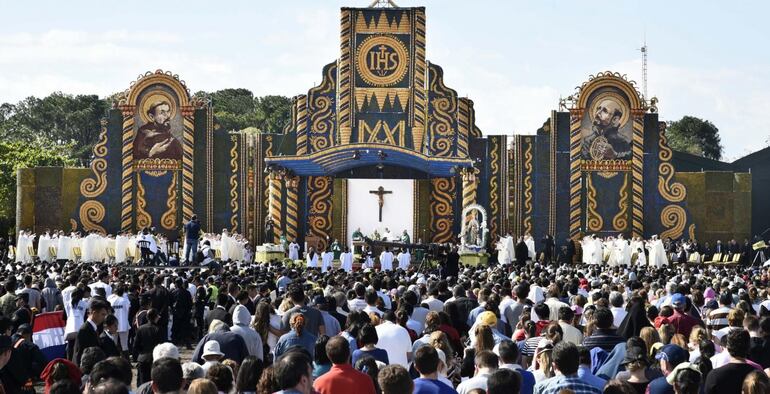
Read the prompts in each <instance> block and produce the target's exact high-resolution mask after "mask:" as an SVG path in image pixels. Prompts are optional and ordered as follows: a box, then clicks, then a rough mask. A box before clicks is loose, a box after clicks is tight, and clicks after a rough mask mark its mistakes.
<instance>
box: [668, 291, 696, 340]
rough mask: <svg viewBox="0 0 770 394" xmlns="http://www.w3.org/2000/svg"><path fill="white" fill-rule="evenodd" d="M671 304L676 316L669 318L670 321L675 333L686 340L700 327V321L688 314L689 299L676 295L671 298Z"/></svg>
mask: <svg viewBox="0 0 770 394" xmlns="http://www.w3.org/2000/svg"><path fill="white" fill-rule="evenodd" d="M671 304H672V305H673V306H674V314H673V315H672V316H671V317H669V318H668V321H669V322H670V324H671V325H672V326H674V331H675V333H677V334H682V335H684V336H685V338H687V337H689V336H690V332H692V329H693V327H696V326H698V325H699V324H700V321H698V319H696V318H694V317H692V315H690V314H689V313H687V305H688V299H687V297H685V296H684V295H682V294H680V293H676V294H674V295H673V296H671Z"/></svg>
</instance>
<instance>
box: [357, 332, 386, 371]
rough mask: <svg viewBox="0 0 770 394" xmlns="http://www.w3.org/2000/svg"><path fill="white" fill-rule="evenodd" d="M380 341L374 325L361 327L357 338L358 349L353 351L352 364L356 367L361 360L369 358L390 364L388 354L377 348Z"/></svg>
mask: <svg viewBox="0 0 770 394" xmlns="http://www.w3.org/2000/svg"><path fill="white" fill-rule="evenodd" d="M378 341H379V338H378V337H377V330H376V329H375V328H374V326H373V325H371V324H366V325H364V326H363V327H361V330H359V331H358V337H357V338H356V343H357V344H358V349H356V350H354V351H353V357H352V360H351V363H352V364H353V365H355V364H356V362H357V361H358V360H359V359H361V358H363V357H367V356H368V357H372V358H374V359H375V360H377V361H379V362H381V363H383V364H385V365H388V364H390V362H389V360H388V352H387V351H386V350H384V349H380V348H378V347H377V342H378Z"/></svg>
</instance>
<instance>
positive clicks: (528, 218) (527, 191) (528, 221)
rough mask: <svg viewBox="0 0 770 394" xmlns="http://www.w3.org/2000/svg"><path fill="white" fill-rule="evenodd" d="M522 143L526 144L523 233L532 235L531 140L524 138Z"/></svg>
mask: <svg viewBox="0 0 770 394" xmlns="http://www.w3.org/2000/svg"><path fill="white" fill-rule="evenodd" d="M524 143H525V144H527V147H526V150H525V151H524V171H525V175H524V232H525V233H527V234H532V211H533V210H534V206H533V205H532V157H533V155H532V140H531V139H530V138H525V139H524Z"/></svg>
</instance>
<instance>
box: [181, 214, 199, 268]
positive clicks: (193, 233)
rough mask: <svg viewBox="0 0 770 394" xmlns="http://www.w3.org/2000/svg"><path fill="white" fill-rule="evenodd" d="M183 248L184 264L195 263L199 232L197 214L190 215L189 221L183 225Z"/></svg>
mask: <svg viewBox="0 0 770 394" xmlns="http://www.w3.org/2000/svg"><path fill="white" fill-rule="evenodd" d="M184 232H185V245H187V249H185V253H184V261H185V263H186V264H195V263H196V260H197V259H196V257H197V255H198V239H199V237H200V233H201V224H200V222H198V216H197V215H192V217H191V218H190V221H189V222H187V224H185V225H184Z"/></svg>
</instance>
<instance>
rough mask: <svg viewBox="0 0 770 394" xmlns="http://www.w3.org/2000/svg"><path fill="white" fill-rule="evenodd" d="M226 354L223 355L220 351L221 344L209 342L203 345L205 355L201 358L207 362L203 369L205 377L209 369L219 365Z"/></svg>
mask: <svg viewBox="0 0 770 394" xmlns="http://www.w3.org/2000/svg"><path fill="white" fill-rule="evenodd" d="M224 356H225V354H224V353H222V351H221V350H219V342H217V341H208V342H206V344H205V345H203V354H202V355H201V357H202V358H203V360H205V361H206V362H205V363H203V365H202V366H201V368H202V369H203V375H204V376H205V375H206V373H207V372H208V371H209V368H211V366H212V365H215V364H219V361H220V360H222V357H224Z"/></svg>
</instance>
